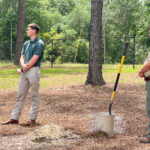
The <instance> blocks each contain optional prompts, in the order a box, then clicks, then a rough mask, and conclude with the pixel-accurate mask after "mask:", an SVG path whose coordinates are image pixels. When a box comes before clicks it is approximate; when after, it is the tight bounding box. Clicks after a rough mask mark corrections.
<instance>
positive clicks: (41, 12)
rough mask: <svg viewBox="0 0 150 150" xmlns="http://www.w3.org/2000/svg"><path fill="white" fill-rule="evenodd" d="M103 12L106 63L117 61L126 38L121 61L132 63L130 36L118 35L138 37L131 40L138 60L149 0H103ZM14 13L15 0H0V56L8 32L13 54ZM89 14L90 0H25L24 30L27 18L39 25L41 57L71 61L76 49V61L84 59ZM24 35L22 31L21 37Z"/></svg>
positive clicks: (5, 52)
mask: <svg viewBox="0 0 150 150" xmlns="http://www.w3.org/2000/svg"><path fill="white" fill-rule="evenodd" d="M103 12H104V13H103V29H104V27H105V36H106V39H105V40H106V60H107V63H113V64H114V63H120V60H121V57H122V54H123V50H124V46H125V41H126V40H128V41H129V42H130V46H129V49H128V52H127V57H126V59H125V63H126V64H132V63H133V56H134V54H133V50H134V47H133V45H134V43H133V39H132V38H126V39H125V38H121V37H125V36H126V37H128V36H131V37H132V36H137V37H138V38H136V43H135V50H136V54H135V56H136V63H142V62H143V61H144V59H145V57H146V54H147V52H148V50H147V49H148V47H149V46H150V38H148V27H149V25H150V2H149V0H142V1H141V0H132V1H131V0H123V1H121V0H111V1H110V0H104V9H103ZM17 16H18V1H17V0H13V1H6V0H1V1H0V60H10V58H11V50H10V47H11V36H12V46H13V47H12V53H13V54H12V56H14V54H15V43H16V24H17ZM90 17H91V0H26V19H25V30H24V31H26V26H27V24H29V23H31V22H35V23H38V24H39V25H40V29H41V31H40V34H39V37H40V38H42V39H43V40H44V42H45V54H44V58H43V60H49V61H50V62H51V63H52V64H53V63H54V62H57V63H65V62H74V58H75V54H76V51H78V52H77V58H76V61H77V62H80V63H88V58H89V39H90ZM11 30H12V35H11ZM80 30H82V35H81V38H84V39H82V40H80V42H79V45H78V44H77V43H78V42H77V40H76V39H74V38H79V35H80ZM10 35H11V36H10ZM118 36H120V37H118ZM27 39H28V38H27V37H26V34H25V40H27ZM52 39H53V40H52ZM58 39H64V40H58ZM85 39H88V40H85ZM103 39H104V30H103ZM52 41H53V42H52ZM77 45H78V46H77ZM77 47H78V48H77ZM103 49H104V43H103ZM103 58H104V54H103Z"/></svg>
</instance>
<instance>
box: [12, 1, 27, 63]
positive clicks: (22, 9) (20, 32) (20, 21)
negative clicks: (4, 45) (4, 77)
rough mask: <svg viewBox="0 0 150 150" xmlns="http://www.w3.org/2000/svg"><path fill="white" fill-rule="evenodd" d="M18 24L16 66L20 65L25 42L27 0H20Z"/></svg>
mask: <svg viewBox="0 0 150 150" xmlns="http://www.w3.org/2000/svg"><path fill="white" fill-rule="evenodd" d="M18 2H19V6H18V22H17V36H16V52H15V59H14V64H15V65H19V64H20V56H21V50H22V46H23V42H24V22H25V0H18Z"/></svg>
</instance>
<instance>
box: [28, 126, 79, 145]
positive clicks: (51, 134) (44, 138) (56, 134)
mask: <svg viewBox="0 0 150 150" xmlns="http://www.w3.org/2000/svg"><path fill="white" fill-rule="evenodd" d="M30 137H32V141H33V142H39V143H40V142H48V143H51V144H53V145H55V144H57V145H63V144H64V143H65V144H66V142H65V141H67V144H69V143H72V142H73V141H75V140H77V139H80V138H81V137H80V136H79V135H77V134H74V133H72V131H71V130H66V131H65V130H64V129H63V128H62V127H60V126H57V125H54V124H48V125H44V126H43V127H41V128H39V129H36V130H35V131H34V132H33V133H32V134H31V135H30Z"/></svg>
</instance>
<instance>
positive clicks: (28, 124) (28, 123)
mask: <svg viewBox="0 0 150 150" xmlns="http://www.w3.org/2000/svg"><path fill="white" fill-rule="evenodd" d="M35 124H36V121H35V120H29V121H28V122H27V123H26V125H27V126H30V125H35Z"/></svg>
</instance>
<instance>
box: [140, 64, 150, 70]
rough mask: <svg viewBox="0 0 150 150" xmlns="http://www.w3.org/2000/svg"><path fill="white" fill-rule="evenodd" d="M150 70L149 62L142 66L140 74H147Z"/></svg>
mask: <svg viewBox="0 0 150 150" xmlns="http://www.w3.org/2000/svg"><path fill="white" fill-rule="evenodd" d="M149 70H150V61H147V62H146V63H145V64H144V66H143V67H142V68H141V70H140V71H141V72H143V73H144V72H147V71H149Z"/></svg>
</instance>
